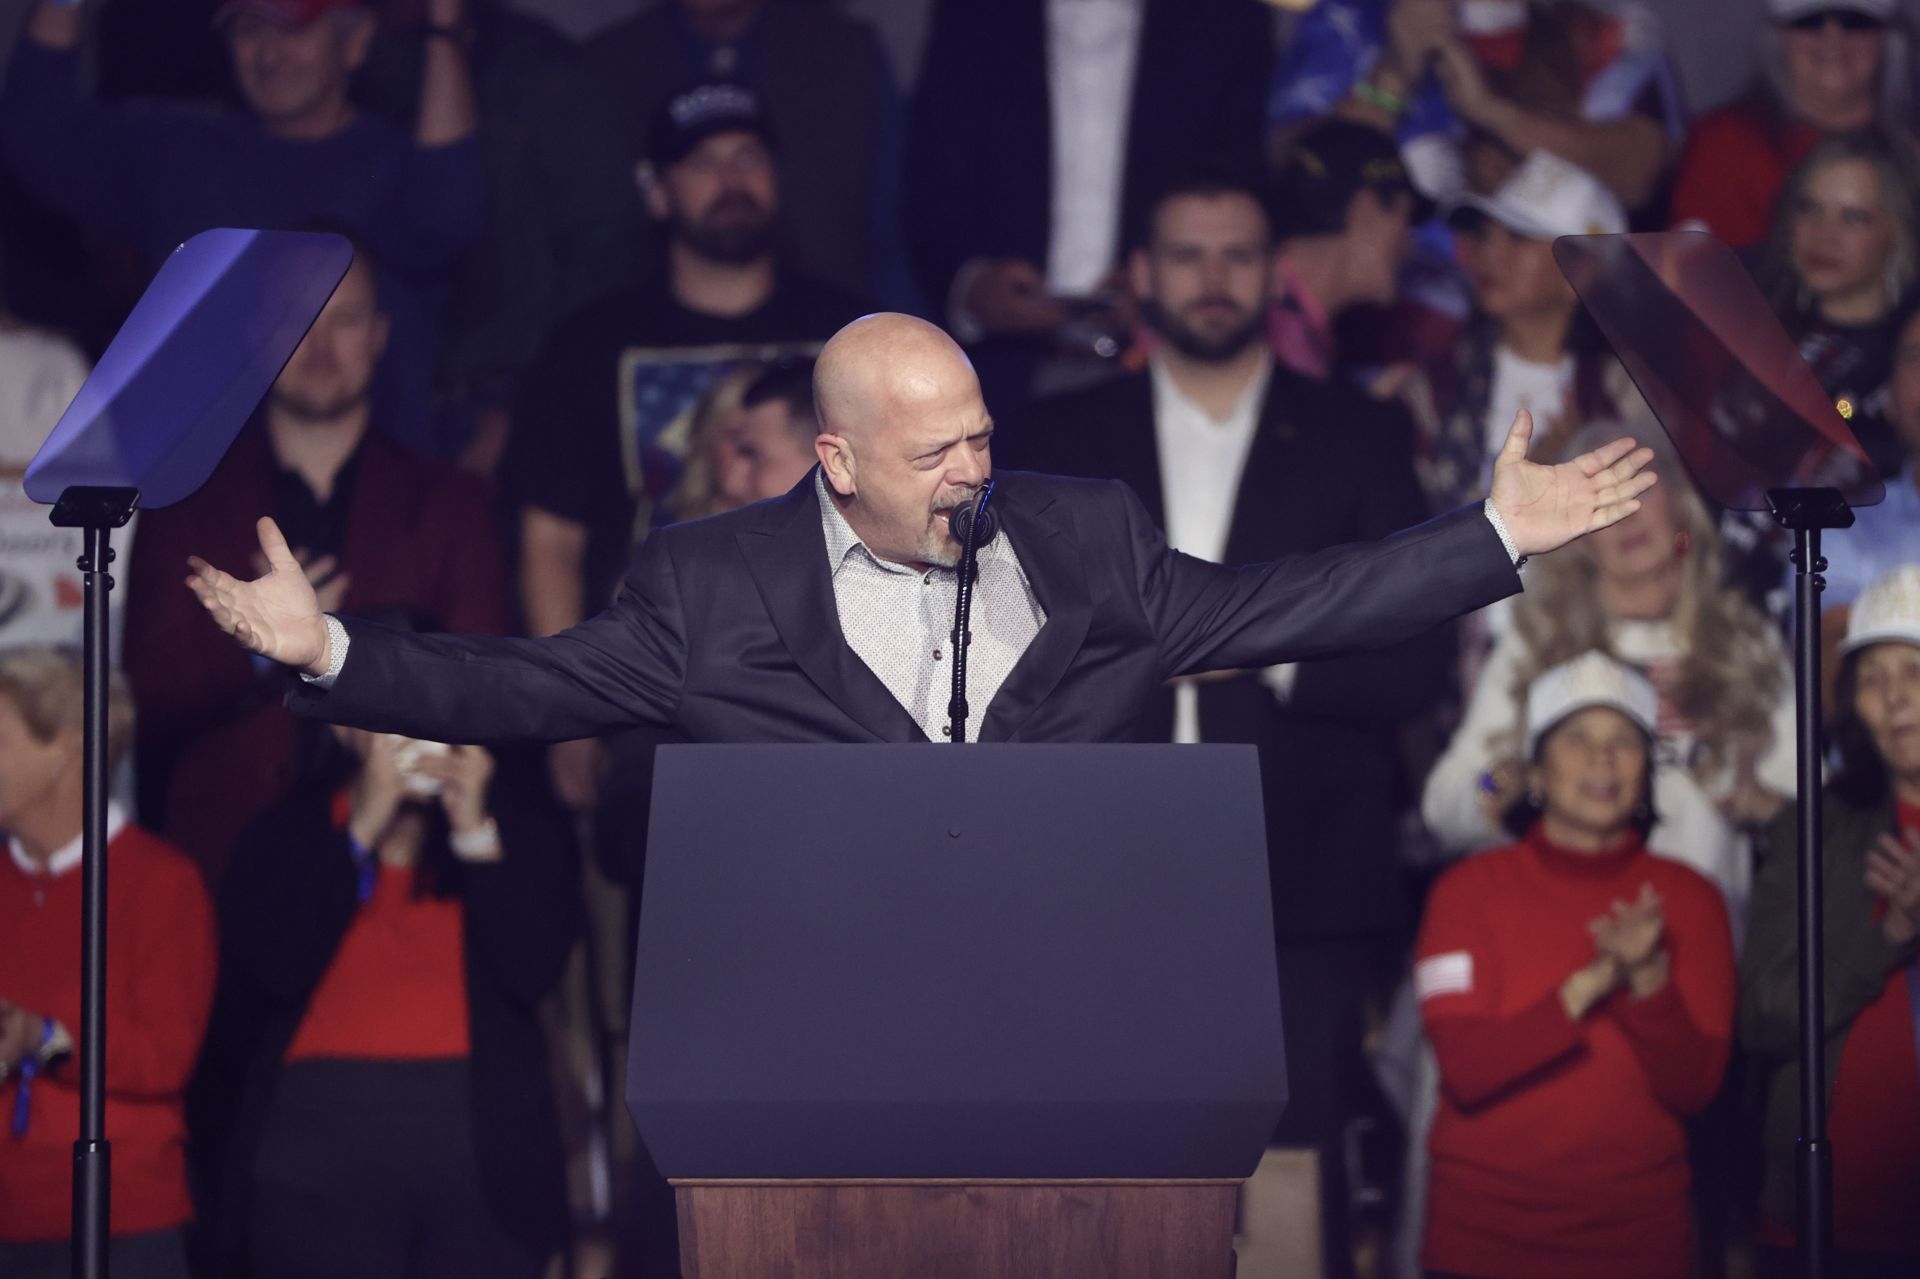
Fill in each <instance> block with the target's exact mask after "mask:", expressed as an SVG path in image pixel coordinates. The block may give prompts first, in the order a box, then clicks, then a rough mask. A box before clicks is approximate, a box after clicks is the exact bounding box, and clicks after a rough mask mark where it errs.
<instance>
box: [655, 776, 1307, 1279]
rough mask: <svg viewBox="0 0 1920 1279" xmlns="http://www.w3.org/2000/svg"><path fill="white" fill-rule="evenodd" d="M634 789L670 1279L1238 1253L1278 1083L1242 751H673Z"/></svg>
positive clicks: (1264, 903)
mask: <svg viewBox="0 0 1920 1279" xmlns="http://www.w3.org/2000/svg"><path fill="white" fill-rule="evenodd" d="M654 789H655V795H654V805H653V815H652V828H651V834H650V839H649V844H648V860H647V869H646V878H645V883H644V886H643V894H642V904H641V920H640V940H639V951H638V955H637V958H636V972H635V982H634V1013H633V1022H632V1026H633V1031H632V1034H633V1043H632V1051H631V1055H630V1068H629V1076H628V1103H629V1105H630V1107H631V1109H632V1111H633V1115H634V1119H635V1122H636V1123H637V1125H638V1126H639V1130H640V1134H641V1137H642V1138H643V1139H644V1140H645V1141H646V1143H647V1148H648V1150H649V1152H650V1153H651V1154H652V1156H653V1159H654V1163H655V1165H656V1166H657V1167H658V1168H659V1169H660V1170H661V1172H663V1173H664V1174H666V1176H667V1177H668V1178H669V1180H671V1181H672V1183H673V1184H674V1186H675V1187H676V1196H677V1199H678V1204H679V1221H680V1250H681V1264H682V1268H683V1271H684V1273H685V1275H686V1276H687V1277H688V1279H749V1277H751V1279H772V1277H779V1279H882V1277H884V1279H905V1277H907V1276H911V1277H912V1279H942V1277H945V1276H952V1277H953V1279H975V1277H981V1276H1013V1277H1017V1279H1150V1277H1151V1279H1213V1277H1216V1276H1217V1277H1218V1279H1227V1277H1228V1276H1230V1275H1232V1273H1233V1229H1234V1212H1235V1204H1236V1197H1237V1191H1238V1186H1239V1183H1240V1181H1241V1180H1243V1179H1244V1178H1245V1177H1246V1176H1247V1175H1248V1174H1249V1173H1250V1172H1251V1171H1252V1170H1253V1168H1254V1166H1255V1164H1256V1163H1257V1162H1258V1161H1259V1158H1260V1154H1261V1151H1262V1149H1263V1148H1264V1146H1265V1143H1266V1139H1267V1136H1268V1135H1269V1134H1270V1133H1271V1132H1272V1130H1273V1126H1274V1124H1275V1123H1276V1122H1277V1121H1278V1119H1279V1116H1280V1112H1281V1110H1282V1108H1283V1106H1284V1102H1285V1095H1286V1089H1285V1067H1284V1060H1283V1054H1282V1045H1281V1038H1280V1006H1279V991H1278V982H1277V978H1276V975H1275V968H1274V952H1273V925H1272V915H1271V907H1270V898H1269V895H1268V886H1267V860H1266V843H1265V829H1264V825H1263V822H1262V817H1261V809H1260V791H1259V782H1258V775H1257V772H1256V761H1255V758H1254V752H1253V750H1252V748H1250V747H1231V746H1021V745H999V744H985V745H982V744H976V745H971V746H966V747H962V748H961V749H958V750H939V749H936V748H932V747H928V748H925V749H923V748H921V747H919V746H682V747H667V748H663V749H662V750H661V751H660V754H659V758H658V763H657V766H656V772H655V780H654ZM743 794H744V795H752V796H754V797H755V800H756V802H755V803H754V804H752V805H746V804H741V803H740V802H739V801H738V797H739V796H740V795H743Z"/></svg>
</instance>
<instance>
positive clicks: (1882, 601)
mask: <svg viewBox="0 0 1920 1279" xmlns="http://www.w3.org/2000/svg"><path fill="white" fill-rule="evenodd" d="M1889 642H1892V643H1900V644H1916V645H1920V564H1902V565H1901V566H1900V567H1899V568H1897V569H1894V570H1893V572H1891V573H1888V574H1887V575H1886V576H1885V577H1882V578H1879V579H1877V580H1876V581H1875V582H1874V583H1873V585H1871V586H1869V587H1867V589H1866V590H1864V591H1861V592H1860V598H1859V599H1857V600H1855V601H1854V602H1853V608H1852V609H1851V610H1849V612H1848V613H1847V637H1846V638H1845V639H1843V640H1841V641H1840V651H1841V653H1843V654H1845V653H1851V652H1853V651H1855V650H1856V649H1862V648H1865V647H1867V646H1868V645H1869V644H1885V643H1889Z"/></svg>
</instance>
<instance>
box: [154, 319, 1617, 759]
mask: <svg viewBox="0 0 1920 1279" xmlns="http://www.w3.org/2000/svg"><path fill="white" fill-rule="evenodd" d="M816 368H817V373H816V391H817V395H818V400H819V408H820V417H821V434H820V437H819V438H818V439H817V440H816V441H815V452H816V455H817V456H818V457H819V459H820V466H819V468H818V469H817V470H815V472H814V473H813V475H812V477H810V478H809V480H807V481H804V482H802V483H801V484H799V485H797V486H796V487H795V488H794V489H793V490H792V491H791V492H789V493H788V494H787V495H786V496H784V497H781V498H778V499H775V500H774V501H771V502H762V503H756V504H754V505H753V506H749V507H745V508H743V509H741V510H739V511H735V512H729V513H728V514H725V515H721V516H716V517H714V518H712V519H707V520H696V521H694V522H692V523H689V524H682V525H676V526H674V527H671V528H667V529H663V530H661V531H660V532H659V533H658V534H656V535H655V536H654V537H651V538H649V539H648V540H647V542H646V544H645V546H644V547H643V548H642V549H641V552H640V555H639V558H638V560H637V561H636V563H635V565H634V569H633V572H632V573H631V574H630V575H629V577H628V580H627V585H626V587H625V588H624V589H623V591H622V592H621V594H620V597H619V599H618V600H616V601H615V603H614V604H613V605H612V606H611V607H610V608H609V609H607V610H606V611H605V612H603V613H601V614H600V615H599V616H597V617H594V618H591V619H589V620H588V621H586V622H583V623H581V624H580V625H579V626H576V627H573V628H571V629H569V630H567V631H564V632H562V633H561V634H559V635H554V636H549V637H547V638H545V639H538V640H524V639H486V638H472V637H465V636H458V637H456V636H426V635H406V634H400V633H397V632H393V631H390V630H386V629H383V628H380V627H376V626H370V625H367V624H365V623H359V622H356V623H353V624H352V625H351V626H349V625H348V624H347V623H345V622H343V621H341V620H340V619H338V618H335V617H332V616H331V615H328V614H326V613H323V612H322V610H321V608H320V605H319V602H318V601H317V600H316V598H315V596H314V592H313V587H312V584H311V583H309V582H308V580H307V576H306V574H305V573H304V572H303V571H302V570H301V567H300V564H299V562H298V560H296V559H295V558H294V557H293V555H292V554H291V553H289V551H288V550H287V546H286V542H285V539H284V538H283V537H282V536H281V535H280V532H279V530H278V528H277V527H275V525H274V524H273V523H272V521H270V520H262V521H261V523H260V536H261V545H262V550H263V551H264V552H265V554H266V557H267V560H268V563H269V565H270V569H269V571H268V573H267V574H266V575H264V576H263V577H260V578H258V579H256V580H254V581H251V582H247V581H242V580H240V579H237V578H235V577H233V576H231V575H230V574H228V573H225V572H223V571H221V570H219V569H217V568H215V567H213V566H212V565H210V564H207V563H206V562H205V561H203V560H198V559H195V560H193V561H191V564H192V570H193V572H192V576H191V577H190V578H189V581H188V584H189V585H190V586H191V587H192V589H193V591H194V593H195V595H196V596H197V597H198V598H199V599H200V601H201V604H202V606H203V607H205V608H206V609H207V611H208V612H209V614H211V616H212V617H213V618H214V620H215V622H216V623H217V624H218V625H219V626H220V627H221V628H222V629H224V630H226V631H227V632H228V633H229V634H232V635H233V636H234V637H235V638H236V639H237V640H238V641H239V642H240V643H241V644H242V645H243V646H244V647H246V648H248V649H250V650H251V651H253V652H256V653H260V654H262V655H263V656H265V657H267V658H269V659H271V660H274V661H277V662H280V663H281V664H283V665H287V666H292V667H296V668H299V669H301V670H302V672H303V673H304V674H305V675H306V676H307V677H308V679H307V680H306V681H305V682H304V684H303V686H302V687H300V688H298V689H297V690H296V691H295V695H294V702H295V705H296V707H297V708H298V709H300V710H302V711H304V712H306V713H308V714H314V715H318V716H322V717H325V718H328V719H332V720H336V721H343V722H344V721H351V722H354V723H356V724H359V725H361V726H363V727H367V728H375V729H380V730H385V731H394V732H402V733H406V734H408V735H410V736H416V737H423V738H429V739H434V740H440V741H451V742H460V741H475V740H494V741H497V740H503V739H509V738H540V739H546V740H557V739H563V738H570V737H584V736H587V735H589V734H594V733H602V732H608V731H612V730H614V729H618V728H623V727H626V726H628V725H630V724H635V723H654V724H664V725H670V726H673V727H677V728H679V729H680V730H681V731H683V732H685V733H686V734H687V735H688V736H689V737H690V738H692V739H694V740H696V741H825V742H836V741H837V742H864V741H902V742H905V741H925V740H938V739H939V738H940V737H941V736H942V731H941V730H942V728H943V725H942V723H941V718H942V717H941V714H940V707H942V706H944V699H943V698H940V697H938V696H937V691H936V690H937V688H938V683H939V680H938V673H939V672H942V671H945V670H946V669H948V668H947V666H946V665H945V664H944V663H946V662H947V661H949V660H950V658H951V655H950V654H948V653H947V652H946V651H945V649H946V644H945V642H944V640H945V635H946V626H945V624H944V623H942V622H941V621H940V618H941V615H942V613H941V608H940V606H939V605H938V604H932V603H915V602H914V601H917V600H922V599H926V600H935V599H941V598H945V599H950V598H951V593H952V591H953V589H954V587H955V581H954V578H955V574H954V572H953V569H952V566H953V565H954V564H955V563H957V561H958V557H959V546H958V544H957V543H956V542H955V541H954V539H953V536H952V533H951V530H950V528H949V518H950V514H951V512H952V511H954V510H955V509H957V508H958V507H959V506H960V505H961V504H962V503H965V502H968V501H970V500H971V499H972V497H973V495H974V494H975V493H976V492H977V491H978V489H979V488H980V486H981V484H982V483H983V482H984V481H985V479H986V478H987V477H988V475H989V474H990V472H991V470H992V459H991V455H990V452H989V447H988V437H989V435H990V434H991V432H992V430H993V420H992V418H991V417H989V416H988V414H987V410H986V405H985V403H984V402H983V401H982V399H981V395H980V386H979V382H978V380H977V379H976V378H975V377H974V375H973V371H972V368H971V366H970V365H969V364H968V363H967V360H966V357H965V356H964V355H963V354H962V353H961V351H960V349H959V348H958V347H957V346H955V345H954V343H953V341H952V340H951V339H950V338H948V337H947V336H946V334H944V333H942V332H941V331H940V330H939V329H937V328H935V327H933V326H932V325H930V324H927V323H925V322H924V321H920V320H916V319H913V318H912V317H909V316H904V315H892V314H881V315H871V316H865V317H863V318H861V319H859V320H856V321H854V322H853V323H852V324H850V325H848V326H847V327H846V328H844V329H842V330H841V331H840V332H839V333H838V334H836V335H835V336H834V338H833V340H832V341H831V342H829V343H828V344H827V347H826V349H825V350H824V351H822V353H821V356H820V360H819V363H818V365H817V366H816ZM1531 436H1532V422H1531V420H1530V419H1528V418H1526V417H1525V415H1522V416H1521V417H1520V418H1518V419H1517V420H1516V421H1515V423H1514V430H1513V432H1512V434H1511V436H1510V437H1509V439H1508V441H1507V445H1506V447H1505V448H1504V449H1503V450H1502V453H1501V455H1500V461H1499V463H1498V465H1497V466H1496V468H1495V476H1494V483H1493V494H1492V496H1491V497H1490V498H1489V499H1488V501H1487V502H1485V503H1483V504H1481V505H1480V506H1475V507H1466V508H1463V509H1461V510H1459V511H1456V512H1454V513H1453V514H1451V515H1447V516H1444V517H1442V518H1440V519H1438V520H1434V521H1432V522H1430V523H1427V524H1425V525H1422V526H1421V527H1419V528H1416V529H1411V530H1408V531H1407V532H1405V533H1402V534H1401V535H1399V536H1398V537H1395V538H1391V539H1389V540H1387V541H1384V542H1376V543H1370V544H1363V545H1357V546H1347V547H1340V548H1335V549H1331V550H1327V551H1323V552H1319V553H1316V554H1314V555H1312V556H1309V557H1304V558H1293V559H1283V560H1279V561H1275V562H1273V563H1270V564H1263V565H1256V566H1251V567H1247V568H1241V569H1229V568H1223V567H1221V566H1219V565H1213V564H1207V563H1205V562H1203V561H1200V560H1197V559H1194V558H1192V557H1190V556H1183V555H1180V554H1177V553H1176V552H1174V551H1172V550H1170V549H1169V548H1168V547H1167V545H1166V542H1165V539H1164V538H1162V537H1161V535H1160V533H1159V531H1158V530H1157V529H1155V528H1154V526H1153V524H1152V522H1151V521H1150V520H1149V519H1148V518H1147V515H1146V512H1145V511H1144V510H1143V509H1142V508H1141V506H1140V503H1139V501H1138V499H1136V498H1134V497H1133V495H1132V494H1131V493H1129V492H1128V491H1127V489H1126V488H1125V486H1123V485H1120V484H1115V483H1097V482H1091V481H1074V480H1066V479H1060V478H1057V477H1052V476H1044V475H1036V474H1023V473H1010V474H1007V475H1005V476H1003V477H1001V478H1000V485H1001V492H1000V497H999V498H998V501H999V502H1000V504H1001V505H1000V513H1001V517H1002V520H1003V521H1004V524H1003V527H1004V529H1005V535H1004V536H1001V537H998V538H996V539H994V541H993V542H991V543H989V545H988V547H987V552H988V553H987V554H986V555H984V556H983V559H982V565H981V574H980V581H979V584H978V586H977V588H976V591H975V595H976V600H975V610H974V614H973V617H974V635H975V638H974V642H973V645H972V647H971V649H970V663H969V666H970V670H971V672H972V676H973V682H971V683H970V684H969V685H968V689H969V697H970V700H971V701H972V703H973V704H974V705H975V706H979V707H982V708H984V711H985V714H984V719H983V720H982V722H981V725H980V733H979V735H980V737H981V738H982V739H984V740H997V741H1025V742H1061V741H1072V742H1099V741H1111V740H1115V739H1124V738H1127V737H1130V736H1132V734H1133V731H1134V726H1135V724H1136V723H1137V721H1138V716H1139V708H1140V706H1141V704H1142V703H1143V702H1145V701H1147V700H1148V699H1150V698H1152V697H1154V696H1156V695H1157V694H1158V690H1159V689H1160V686H1161V685H1162V684H1164V683H1165V682H1166V681H1167V680H1168V679H1172V678H1177V677H1179V676H1183V675H1190V674H1195V673H1199V672H1203V671H1209V670H1221V669H1237V668H1246V667H1256V666H1267V665H1271V664H1274V663H1277V662H1285V661H1292V660H1299V659H1305V658H1313V657H1324V656H1331V655H1333V654H1335V653H1339V652H1342V651H1345V650H1348V649H1352V648H1358V647H1364V646H1378V645H1384V644H1390V643H1393V642H1396V641H1398V640H1401V639H1405V638H1408V637H1411V636H1413V635H1417V634H1420V633H1422V632H1424V631H1426V630H1428V629H1430V628H1431V627H1433V626H1435V625H1437V624H1438V623H1440V622H1442V621H1444V620H1445V619H1447V618H1448V617H1451V616H1454V615H1456V614H1458V613H1460V612H1463V611H1465V610H1467V609H1472V608H1478V607H1481V606H1483V605H1485V604H1486V603H1488V602H1489V601H1491V600H1494V599H1498V598H1501V597H1503V596H1505V595H1509V594H1511V593H1513V592H1514V591H1515V590H1517V589H1518V588H1519V585H1520V582H1519V576H1518V574H1517V573H1516V571H1515V565H1516V562H1517V561H1519V560H1522V559H1524V557H1526V556H1528V555H1538V554H1542V553H1545V552H1546V551H1550V550H1552V549H1554V548H1555V547H1557V546H1560V545H1562V544H1564V543H1565V542H1567V541H1570V540H1572V539H1573V538H1574V537H1577V536H1579V535H1581V534H1583V533H1586V532H1589V531H1591V530H1593V529H1596V528H1604V527H1606V526H1608V525H1610V524H1612V523H1614V522H1616V521H1618V520H1620V519H1622V518H1624V517H1625V516H1627V515H1629V514H1631V513H1632V512H1633V511H1635V510H1637V509H1638V508H1639V505H1640V503H1639V501H1638V497H1639V494H1640V493H1642V492H1644V491H1645V489H1646V488H1647V487H1649V486H1650V485H1651V484H1652V483H1653V477H1652V476H1651V475H1650V474H1646V473H1644V471H1643V468H1644V467H1645V465H1646V463H1647V461H1648V460H1649V459H1650V458H1651V456H1652V450H1650V449H1638V450H1636V449H1634V448H1633V446H1632V443H1631V442H1630V441H1625V440H1621V441H1616V442H1614V443H1613V444H1610V445H1608V446H1606V447H1605V448H1603V449H1600V450H1597V451H1595V452H1594V453H1591V454H1587V455H1584V456H1582V457H1580V458H1577V459H1575V460H1573V461H1571V462H1567V463H1563V464H1561V465H1559V466H1553V467H1548V466H1542V465H1538V464H1536V463H1532V462H1529V461H1527V460H1526V446H1527V442H1528V440H1529V439H1530V438H1531ZM947 616H951V612H950V610H948V612H947Z"/></svg>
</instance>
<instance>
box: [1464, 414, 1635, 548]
mask: <svg viewBox="0 0 1920 1279" xmlns="http://www.w3.org/2000/svg"><path fill="white" fill-rule="evenodd" d="M1532 439H1533V415H1532V414H1531V413H1529V412H1527V411H1526V410H1525V409H1521V410H1520V412H1519V413H1518V414H1516V415H1515V417H1514V419H1513V427H1512V429H1511V430H1509V431H1508V432H1507V442H1506V443H1505V444H1503V445H1501V446H1500V456H1499V457H1498V458H1496V459H1495V460H1494V463H1493V495H1492V496H1493V507H1494V509H1495V510H1496V511H1498V512H1499V513H1500V518H1501V520H1502V521H1503V522H1504V523H1505V524H1506V526H1507V535H1508V536H1509V537H1511V538H1512V539H1513V545H1514V548H1515V549H1516V550H1518V551H1519V552H1520V554H1521V555H1545V554H1546V553H1547V552H1548V551H1553V550H1558V549H1559V548H1560V547H1562V546H1565V545H1566V544H1567V543H1568V542H1571V541H1573V540H1574V539H1575V538H1577V537H1584V536H1585V535H1586V534H1588V533H1592V532H1595V531H1596V530H1599V529H1603V528H1606V527H1607V526H1608V525H1610V524H1618V523H1619V522H1620V521H1621V520H1624V519H1626V518H1627V516H1629V515H1632V514H1633V513H1634V512H1635V511H1637V510H1639V509H1640V495H1641V494H1642V493H1644V492H1646V491H1647V490H1648V489H1650V488H1652V487H1653V485H1654V482H1655V476H1654V474H1653V473H1652V472H1651V471H1649V470H1647V469H1646V466H1647V463H1649V462H1651V461H1652V460H1653V450H1652V449H1646V448H1635V447H1634V441H1632V440H1630V439H1619V440H1615V441H1614V442H1613V443H1611V444H1605V445H1602V446H1601V447H1599V448H1597V449H1595V450H1594V451H1593V452H1591V453H1583V454H1581V455H1580V456H1579V457H1576V458H1574V459H1572V460H1571V461H1567V462H1562V463H1560V464H1559V465H1558V466H1545V465H1543V464H1541V463H1539V462H1529V461H1528V460H1527V445H1528V443H1529V442H1530V441H1531V440H1532Z"/></svg>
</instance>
